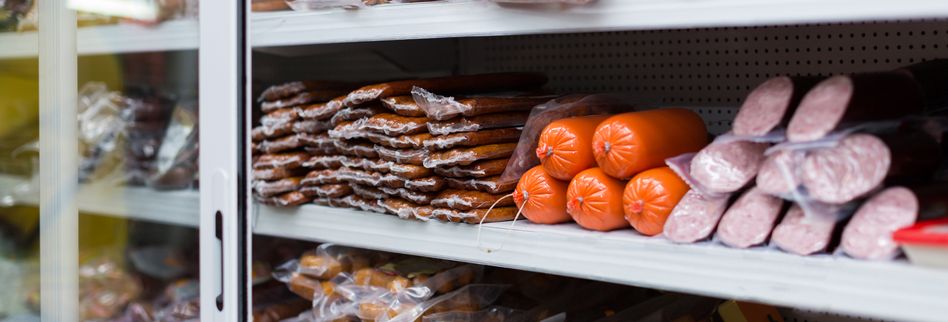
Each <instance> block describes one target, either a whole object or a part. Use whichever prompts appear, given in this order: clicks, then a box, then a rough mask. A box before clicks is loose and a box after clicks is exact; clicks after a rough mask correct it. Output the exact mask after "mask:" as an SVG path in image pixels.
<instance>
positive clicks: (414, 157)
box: [375, 145, 428, 167]
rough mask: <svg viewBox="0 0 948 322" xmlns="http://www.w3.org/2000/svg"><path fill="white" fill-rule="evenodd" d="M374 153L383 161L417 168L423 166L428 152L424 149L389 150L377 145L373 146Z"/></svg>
mask: <svg viewBox="0 0 948 322" xmlns="http://www.w3.org/2000/svg"><path fill="white" fill-rule="evenodd" d="M375 151H376V154H377V155H378V157H379V158H382V159H383V160H388V161H392V162H395V163H402V164H414V165H419V166H421V165H425V160H426V159H425V157H426V156H427V155H428V150H425V149H390V148H386V147H384V146H379V145H376V146H375ZM426 167H427V166H426Z"/></svg>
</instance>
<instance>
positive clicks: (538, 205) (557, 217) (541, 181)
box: [513, 166, 573, 224]
mask: <svg viewBox="0 0 948 322" xmlns="http://www.w3.org/2000/svg"><path fill="white" fill-rule="evenodd" d="M568 185H569V182H564V181H559V180H556V178H553V177H552V176H550V175H549V174H547V173H546V169H544V168H543V166H535V167H533V169H530V170H527V172H526V173H524V174H523V177H522V178H520V181H519V182H518V183H517V188H516V189H515V190H514V192H513V200H514V202H515V203H516V205H517V208H518V209H522V211H523V216H524V217H527V219H529V220H530V221H532V222H534V223H538V224H558V223H563V222H568V221H571V220H573V218H572V217H570V215H569V213H567V212H566V189H567V186H568Z"/></svg>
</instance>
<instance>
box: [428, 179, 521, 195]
mask: <svg viewBox="0 0 948 322" xmlns="http://www.w3.org/2000/svg"><path fill="white" fill-rule="evenodd" d="M444 181H445V182H447V184H448V187H451V188H452V189H461V190H477V191H484V192H490V193H504V192H510V191H513V190H514V188H515V187H516V186H517V182H516V181H501V180H500V176H493V177H487V178H473V179H462V178H444Z"/></svg>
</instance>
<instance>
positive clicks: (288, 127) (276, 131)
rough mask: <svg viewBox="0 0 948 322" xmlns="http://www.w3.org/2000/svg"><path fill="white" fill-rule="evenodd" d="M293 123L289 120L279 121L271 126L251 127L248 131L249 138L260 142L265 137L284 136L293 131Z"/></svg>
mask: <svg viewBox="0 0 948 322" xmlns="http://www.w3.org/2000/svg"><path fill="white" fill-rule="evenodd" d="M293 124H294V123H291V122H286V123H280V124H276V125H273V126H263V125H261V126H258V127H255V128H253V130H251V131H250V139H251V140H252V141H253V142H260V141H263V140H266V139H275V138H279V137H282V136H286V135H289V134H292V133H294V132H293Z"/></svg>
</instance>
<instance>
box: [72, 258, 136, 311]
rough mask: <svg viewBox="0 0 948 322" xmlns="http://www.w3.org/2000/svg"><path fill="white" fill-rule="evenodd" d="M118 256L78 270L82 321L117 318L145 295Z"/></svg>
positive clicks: (92, 260) (83, 266)
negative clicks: (128, 305) (131, 303)
mask: <svg viewBox="0 0 948 322" xmlns="http://www.w3.org/2000/svg"><path fill="white" fill-rule="evenodd" d="M120 263H122V261H121V260H119V259H118V258H115V256H108V255H106V256H100V257H96V258H94V259H91V260H89V261H87V262H85V263H83V264H82V265H80V266H79V294H82V296H81V298H80V299H79V316H80V317H81V318H82V320H84V321H85V320H99V319H108V318H112V317H114V316H117V315H118V314H119V313H120V312H122V310H123V309H124V308H125V306H126V305H127V304H128V303H130V302H131V301H132V300H135V299H136V298H138V296H139V295H140V294H141V293H142V292H143V286H142V282H141V281H140V280H139V279H138V278H136V277H135V276H134V275H132V274H131V273H129V272H128V271H127V270H126V269H125V268H124V267H122V265H121V264H120Z"/></svg>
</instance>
